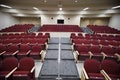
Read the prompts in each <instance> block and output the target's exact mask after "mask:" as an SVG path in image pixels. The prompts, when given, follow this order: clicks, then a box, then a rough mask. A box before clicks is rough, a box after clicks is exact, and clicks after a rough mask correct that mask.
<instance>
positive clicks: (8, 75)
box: [5, 67, 17, 78]
mask: <svg viewBox="0 0 120 80" xmlns="http://www.w3.org/2000/svg"><path fill="white" fill-rule="evenodd" d="M16 69H17V67H15V68H14V69H13V70H12V71H10V72H9V73H8V74H7V75H6V76H5V78H8V77H10V75H11V74H12V73H13V72H14V71H15V70H16Z"/></svg>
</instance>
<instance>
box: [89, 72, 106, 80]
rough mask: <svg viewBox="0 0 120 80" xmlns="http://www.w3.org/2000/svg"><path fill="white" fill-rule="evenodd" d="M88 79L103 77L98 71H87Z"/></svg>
mask: <svg viewBox="0 0 120 80" xmlns="http://www.w3.org/2000/svg"><path fill="white" fill-rule="evenodd" d="M88 76H89V78H90V80H104V77H103V75H102V74H100V73H88Z"/></svg>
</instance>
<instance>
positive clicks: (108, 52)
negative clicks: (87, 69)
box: [76, 45, 120, 61]
mask: <svg viewBox="0 0 120 80" xmlns="http://www.w3.org/2000/svg"><path fill="white" fill-rule="evenodd" d="M76 53H77V58H78V60H85V59H88V58H93V59H97V60H99V61H102V60H104V59H111V60H116V61H117V60H118V61H120V47H116V48H112V47H110V46H102V47H100V46H98V45H93V46H88V45H77V46H76Z"/></svg>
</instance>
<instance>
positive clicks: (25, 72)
mask: <svg viewBox="0 0 120 80" xmlns="http://www.w3.org/2000/svg"><path fill="white" fill-rule="evenodd" d="M29 73H30V72H29V71H15V72H14V73H13V76H28V75H29Z"/></svg>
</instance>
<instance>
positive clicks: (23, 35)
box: [0, 33, 50, 39]
mask: <svg viewBox="0 0 120 80" xmlns="http://www.w3.org/2000/svg"><path fill="white" fill-rule="evenodd" d="M14 38H17V39H19V38H50V33H45V34H43V33H38V34H35V33H31V34H27V33H21V34H18V33H16V34H1V35H0V39H14Z"/></svg>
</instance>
